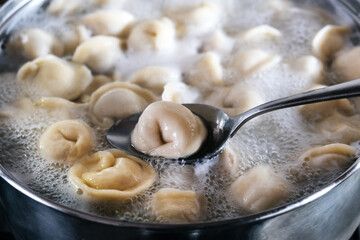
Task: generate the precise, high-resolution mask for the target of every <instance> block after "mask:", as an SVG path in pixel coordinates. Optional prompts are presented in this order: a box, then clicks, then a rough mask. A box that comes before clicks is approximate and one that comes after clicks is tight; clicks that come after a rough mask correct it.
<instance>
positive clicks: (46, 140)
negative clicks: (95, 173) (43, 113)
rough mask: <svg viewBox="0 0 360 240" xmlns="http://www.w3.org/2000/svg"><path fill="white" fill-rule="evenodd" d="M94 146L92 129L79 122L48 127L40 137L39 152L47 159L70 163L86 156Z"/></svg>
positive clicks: (70, 121) (64, 121) (62, 122)
mask: <svg viewBox="0 0 360 240" xmlns="http://www.w3.org/2000/svg"><path fill="white" fill-rule="evenodd" d="M94 144H95V137H94V133H93V131H92V129H91V128H90V127H89V126H88V125H87V124H85V123H84V122H82V121H80V120H63V121H60V122H56V123H54V124H52V125H50V126H49V127H48V128H47V129H46V130H45V132H44V133H43V134H42V135H41V137H40V140H39V151H40V153H41V154H42V155H43V156H44V157H45V158H48V159H51V160H56V161H64V162H67V163H71V162H74V161H77V160H79V159H81V158H82V157H84V156H85V155H87V154H88V153H89V152H90V151H91V150H92V148H93V146H94Z"/></svg>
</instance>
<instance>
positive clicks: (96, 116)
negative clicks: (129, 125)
mask: <svg viewBox="0 0 360 240" xmlns="http://www.w3.org/2000/svg"><path fill="white" fill-rule="evenodd" d="M156 100H157V98H156V97H155V96H154V95H153V94H152V93H151V92H150V91H148V90H146V89H143V88H140V87H138V86H137V85H134V84H131V83H125V82H114V83H108V84H105V85H104V86H102V87H100V88H99V89H97V90H96V91H95V92H94V93H93V94H92V95H91V98H90V106H89V112H90V117H91V120H92V121H93V122H94V123H96V124H98V125H100V126H103V127H109V126H111V125H112V124H113V123H114V121H116V120H119V119H122V118H124V117H127V116H130V115H132V114H135V113H138V112H142V111H143V110H144V109H145V108H146V107H147V105H149V104H150V103H152V102H154V101H156Z"/></svg>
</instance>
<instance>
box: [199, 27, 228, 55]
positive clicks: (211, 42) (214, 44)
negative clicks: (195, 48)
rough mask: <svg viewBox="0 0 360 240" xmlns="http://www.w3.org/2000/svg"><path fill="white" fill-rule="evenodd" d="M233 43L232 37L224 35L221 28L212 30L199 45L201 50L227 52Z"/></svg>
mask: <svg viewBox="0 0 360 240" xmlns="http://www.w3.org/2000/svg"><path fill="white" fill-rule="evenodd" d="M233 45H234V39H232V38H230V37H229V36H227V35H225V33H224V32H223V31H221V30H216V31H214V32H213V33H212V34H211V35H210V36H209V38H207V39H206V40H205V42H204V44H203V45H202V47H201V50H202V51H203V52H207V51H214V52H217V53H229V52H230V51H231V50H232V48H233Z"/></svg>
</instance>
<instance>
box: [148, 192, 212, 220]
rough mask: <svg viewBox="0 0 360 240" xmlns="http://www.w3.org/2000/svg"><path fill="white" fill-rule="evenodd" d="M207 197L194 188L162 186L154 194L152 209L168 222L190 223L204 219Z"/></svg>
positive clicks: (159, 218) (156, 214)
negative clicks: (184, 188) (183, 188)
mask: <svg viewBox="0 0 360 240" xmlns="http://www.w3.org/2000/svg"><path fill="white" fill-rule="evenodd" d="M204 205H205V198H203V197H202V196H201V195H199V194H198V193H196V192H195V191H192V190H179V189H175V188H161V189H160V190H159V191H157V192H156V193H155V194H154V197H153V199H152V203H151V210H152V212H153V214H154V215H155V216H156V218H157V219H158V220H159V221H161V222H167V223H190V222H197V221H201V220H203V219H204V207H205V206H204Z"/></svg>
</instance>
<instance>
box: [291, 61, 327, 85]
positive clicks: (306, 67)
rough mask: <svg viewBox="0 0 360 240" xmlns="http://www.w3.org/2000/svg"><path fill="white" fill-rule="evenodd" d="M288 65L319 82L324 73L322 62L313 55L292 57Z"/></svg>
mask: <svg viewBox="0 0 360 240" xmlns="http://www.w3.org/2000/svg"><path fill="white" fill-rule="evenodd" d="M290 66H291V68H292V69H294V70H295V71H297V72H298V73H301V74H303V75H305V76H308V77H310V78H311V79H313V80H314V83H320V82H321V81H322V78H323V74H324V64H323V63H322V62H321V61H320V60H319V59H317V58H316V57H314V56H311V55H308V56H302V57H299V58H297V59H294V60H293V61H292V62H291V63H290Z"/></svg>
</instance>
